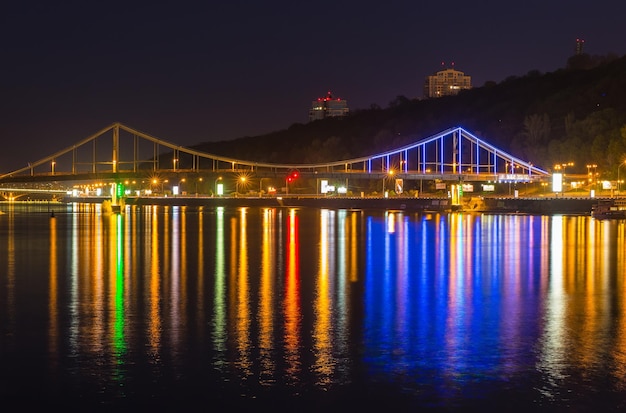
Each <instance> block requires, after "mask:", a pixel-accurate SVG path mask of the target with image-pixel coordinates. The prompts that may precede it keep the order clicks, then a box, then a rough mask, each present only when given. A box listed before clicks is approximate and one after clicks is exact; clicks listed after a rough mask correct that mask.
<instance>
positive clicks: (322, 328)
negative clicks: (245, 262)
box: [313, 209, 345, 386]
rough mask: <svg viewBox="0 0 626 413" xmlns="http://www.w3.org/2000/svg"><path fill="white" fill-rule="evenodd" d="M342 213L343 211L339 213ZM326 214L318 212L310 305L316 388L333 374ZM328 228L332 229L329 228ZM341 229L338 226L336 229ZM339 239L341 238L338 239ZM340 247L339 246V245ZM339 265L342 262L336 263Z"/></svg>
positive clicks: (330, 253) (331, 252)
mask: <svg viewBox="0 0 626 413" xmlns="http://www.w3.org/2000/svg"><path fill="white" fill-rule="evenodd" d="M343 212H344V213H345V211H343ZM330 214H331V212H330V211H328V210H326V209H324V210H322V211H320V218H321V219H320V251H319V272H318V275H317V280H316V289H315V290H316V291H315V292H316V294H315V301H314V304H313V305H314V310H315V322H314V325H313V349H314V354H315V362H314V364H313V371H314V372H315V373H316V375H317V383H316V384H317V385H318V386H325V385H328V384H329V383H331V378H332V374H333V369H334V366H333V364H334V363H333V357H332V342H331V330H332V320H331V309H332V308H331V306H332V302H331V299H330V296H329V295H330V283H329V279H328V278H329V266H328V262H329V260H328V258H329V257H330V256H331V255H334V251H329V247H328V246H329V241H330V240H331V239H332V240H334V239H335V238H334V237H332V238H331V234H330V231H331V229H330V228H329V227H331V225H332V224H334V223H329V215H330ZM331 228H332V227H331ZM340 228H341V226H340ZM339 237H340V238H341V234H340V235H339ZM342 244H343V243H342ZM339 261H340V262H343V260H342V259H341V257H340V259H339Z"/></svg>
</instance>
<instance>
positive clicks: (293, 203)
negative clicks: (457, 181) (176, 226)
mask: <svg viewBox="0 0 626 413" xmlns="http://www.w3.org/2000/svg"><path fill="white" fill-rule="evenodd" d="M602 199H612V198H603V197H602V198H601V197H598V198H591V197H537V198H513V197H493V198H491V197H489V198H487V197H466V198H463V200H462V203H461V205H452V200H451V199H449V198H443V197H441V198H437V197H432V198H431V197H429V198H427V197H424V198H410V197H393V198H369V197H367V198H366V197H363V198H360V197H302V196H300V197H299V196H290V197H196V196H170V197H127V198H124V201H123V203H124V204H125V205H137V206H144V205H162V206H193V207H199V206H204V207H218V206H228V207H243V206H249V207H292V208H297V207H311V208H332V209H389V210H406V211H415V212H420V211H423V212H454V211H459V212H494V213H528V214H585V215H587V214H591V210H592V208H593V206H594V205H595V204H597V203H598V201H599V200H602ZM104 200H106V199H105V198H96V197H93V198H86V197H77V198H73V197H67V198H64V199H63V202H68V203H72V202H78V203H102V202H103V201H104Z"/></svg>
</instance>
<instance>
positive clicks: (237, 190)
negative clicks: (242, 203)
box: [235, 176, 246, 196]
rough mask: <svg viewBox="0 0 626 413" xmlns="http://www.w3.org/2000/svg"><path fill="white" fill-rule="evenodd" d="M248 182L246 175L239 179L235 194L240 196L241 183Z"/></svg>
mask: <svg viewBox="0 0 626 413" xmlns="http://www.w3.org/2000/svg"><path fill="white" fill-rule="evenodd" d="M245 182H246V177H245V176H242V177H240V178H239V179H237V184H236V185H235V196H239V183H242V184H244V183H245Z"/></svg>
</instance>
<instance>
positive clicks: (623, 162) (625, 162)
mask: <svg viewBox="0 0 626 413" xmlns="http://www.w3.org/2000/svg"><path fill="white" fill-rule="evenodd" d="M624 164H626V161H622V162H621V163H620V164H619V166H618V167H617V195H619V190H620V186H621V185H620V181H619V168H621V167H622V165H624Z"/></svg>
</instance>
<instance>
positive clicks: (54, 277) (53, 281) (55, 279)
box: [48, 219, 59, 367]
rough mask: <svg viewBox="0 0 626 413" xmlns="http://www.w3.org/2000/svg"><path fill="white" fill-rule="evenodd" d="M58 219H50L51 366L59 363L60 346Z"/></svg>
mask: <svg viewBox="0 0 626 413" xmlns="http://www.w3.org/2000/svg"><path fill="white" fill-rule="evenodd" d="M57 242H58V239H57V220H56V219H50V263H49V264H48V266H49V269H50V277H49V284H50V285H49V287H48V288H49V294H50V298H49V303H48V313H49V319H50V326H49V329H48V346H49V354H50V363H51V367H56V366H57V364H58V347H59V308H58V303H59V275H58V264H57Z"/></svg>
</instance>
